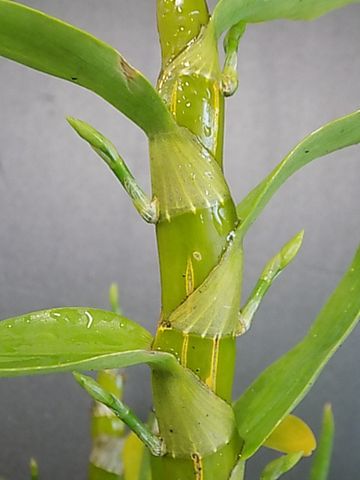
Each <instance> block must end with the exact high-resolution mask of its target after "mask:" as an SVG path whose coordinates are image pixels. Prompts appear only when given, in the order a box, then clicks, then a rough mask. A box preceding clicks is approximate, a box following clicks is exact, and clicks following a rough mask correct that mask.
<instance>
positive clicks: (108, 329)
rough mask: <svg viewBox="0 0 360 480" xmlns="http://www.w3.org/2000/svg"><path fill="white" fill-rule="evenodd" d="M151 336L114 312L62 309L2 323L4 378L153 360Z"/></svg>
mask: <svg viewBox="0 0 360 480" xmlns="http://www.w3.org/2000/svg"><path fill="white" fill-rule="evenodd" d="M151 341H152V337H151V335H150V333H148V332H147V331H146V330H145V329H144V328H143V327H141V326H140V325H138V324H136V323H135V322H133V321H131V320H129V319H127V318H125V317H122V316H120V315H117V314H115V313H113V312H107V311H104V310H97V309H93V308H82V307H79V308H58V309H52V310H42V311H39V312H34V313H29V314H26V315H22V316H20V317H15V318H11V319H9V320H4V321H1V322H0V377H10V376H16V375H30V374H36V373H39V374H42V373H51V372H60V371H72V370H87V369H95V370H99V369H103V368H117V367H122V366H128V365H135V364H139V363H146V362H147V361H152V360H153V358H152V357H153V354H152V353H151V352H148V351H146V350H147V349H149V348H150V344H151Z"/></svg>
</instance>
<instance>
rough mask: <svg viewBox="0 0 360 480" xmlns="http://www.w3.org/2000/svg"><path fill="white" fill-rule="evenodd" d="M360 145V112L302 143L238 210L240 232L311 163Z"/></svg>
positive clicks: (332, 123) (255, 189)
mask: <svg viewBox="0 0 360 480" xmlns="http://www.w3.org/2000/svg"><path fill="white" fill-rule="evenodd" d="M357 143H360V110H357V111H356V112H354V113H351V114H350V115H346V116H345V117H341V118H338V119H336V120H334V121H332V122H330V123H328V124H326V125H324V126H323V127H321V128H319V129H318V130H316V131H315V132H313V133H311V134H310V135H309V136H307V137H306V138H305V139H304V140H303V141H302V142H300V143H299V144H298V145H297V146H296V147H295V148H294V149H293V150H292V151H291V152H290V153H289V154H288V155H287V156H286V157H285V158H284V160H283V161H282V162H281V163H280V164H279V165H278V166H277V167H276V168H274V170H273V171H272V172H271V173H270V174H269V175H268V176H267V177H265V179H264V180H263V181H262V182H260V183H259V184H258V185H257V186H256V187H255V188H254V189H253V190H252V191H251V192H250V193H249V194H248V195H247V196H246V197H245V198H244V199H243V200H242V202H241V203H240V204H239V205H238V206H237V209H236V210H237V214H238V217H239V219H240V220H241V225H240V227H239V231H240V232H241V234H242V235H244V234H245V233H246V231H247V230H248V228H249V227H250V225H251V224H252V223H253V222H254V221H255V220H256V219H257V217H258V216H259V214H260V213H261V212H262V210H263V209H264V207H265V206H266V204H267V203H268V202H269V200H270V199H271V197H272V196H273V195H274V193H275V192H276V191H277V190H278V189H279V188H280V187H281V185H282V184H283V183H284V182H285V181H286V180H287V179H288V178H289V177H290V176H291V175H292V174H293V173H295V172H296V171H297V170H299V169H300V168H301V167H303V166H305V165H307V164H308V163H310V162H311V161H312V160H315V159H316V158H319V157H322V156H324V155H327V154H329V153H332V152H335V151H336V150H340V149H342V148H345V147H349V146H350V145H355V144H357Z"/></svg>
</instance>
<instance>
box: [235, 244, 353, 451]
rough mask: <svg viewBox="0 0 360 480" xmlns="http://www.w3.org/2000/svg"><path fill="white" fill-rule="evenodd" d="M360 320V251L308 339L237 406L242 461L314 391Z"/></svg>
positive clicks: (261, 378) (271, 368)
mask: <svg viewBox="0 0 360 480" xmlns="http://www.w3.org/2000/svg"><path fill="white" fill-rule="evenodd" d="M359 316H360V247H359V249H358V250H357V252H356V255H355V257H354V259H353V262H352V264H351V265H350V267H349V269H348V271H347V272H346V273H345V275H344V277H343V278H342V280H341V281H340V283H339V285H338V286H337V288H336V289H335V291H334V292H333V294H332V295H331V296H330V298H329V299H328V301H327V303H326V304H325V306H324V307H323V308H322V309H321V311H320V313H319V315H318V316H317V318H316V320H315V322H314V324H313V325H312V327H311V328H310V330H309V332H308V333H307V335H306V336H305V337H304V339H303V340H302V341H301V342H300V343H298V344H297V345H296V346H295V347H293V348H292V349H291V350H290V351H289V352H287V353H286V354H285V355H283V356H282V357H280V358H279V359H278V360H277V361H276V362H274V363H273V364H272V365H270V366H269V367H268V368H266V369H265V370H264V372H263V373H262V374H260V376H259V377H258V378H257V379H256V380H255V381H254V382H253V383H252V384H251V385H250V386H249V387H248V389H247V390H246V391H245V393H244V394H243V395H242V396H241V397H240V399H239V400H237V401H236V402H235V404H234V410H235V415H236V421H237V426H238V430H239V433H240V436H241V437H242V438H243V439H244V441H245V445H244V449H243V452H242V458H248V457H250V456H251V455H253V454H254V453H255V452H256V451H257V450H258V448H259V447H260V446H261V445H262V444H263V443H264V441H265V440H266V439H267V438H268V437H269V435H270V434H271V432H272V431H273V430H274V429H275V428H276V426H277V425H278V424H279V422H281V421H282V419H283V418H284V417H285V416H286V415H287V414H288V413H290V412H291V411H292V410H293V409H294V408H295V407H296V405H297V404H298V403H299V402H300V401H301V400H302V398H303V397H304V396H305V395H306V393H307V392H308V391H309V389H310V388H311V386H312V385H313V383H314V382H315V380H316V379H317V377H318V376H319V374H320V372H321V370H322V369H323V367H324V366H325V364H326V363H327V362H328V360H329V359H330V358H331V356H332V355H333V354H334V353H335V352H336V350H337V349H338V348H339V347H340V345H341V344H342V343H343V342H344V340H345V339H346V338H347V336H348V335H349V334H350V332H351V331H352V330H353V329H354V328H355V326H356V325H357V323H358V320H359Z"/></svg>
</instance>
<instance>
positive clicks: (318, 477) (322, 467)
mask: <svg viewBox="0 0 360 480" xmlns="http://www.w3.org/2000/svg"><path fill="white" fill-rule="evenodd" d="M334 432H335V424H334V417H333V413H332V409H331V405H325V408H324V415H323V421H322V429H321V434H320V438H319V446H318V448H317V450H316V452H315V457H314V461H313V464H312V467H311V472H310V480H326V479H327V478H328V474H329V470H330V462H331V454H332V449H333V443H334Z"/></svg>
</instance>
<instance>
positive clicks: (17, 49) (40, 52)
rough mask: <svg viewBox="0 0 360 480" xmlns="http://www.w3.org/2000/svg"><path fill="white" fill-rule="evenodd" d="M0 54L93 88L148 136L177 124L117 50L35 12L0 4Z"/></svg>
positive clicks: (4, 1) (139, 75) (159, 99)
mask: <svg viewBox="0 0 360 480" xmlns="http://www.w3.org/2000/svg"><path fill="white" fill-rule="evenodd" d="M34 32H36V34H35V33H34ZM0 55H1V56H4V57H7V58H9V59H11V60H15V61H16V62H19V63H22V64H24V65H27V66H29V67H31V68H34V69H36V70H40V71H42V72H45V73H48V74H50V75H54V76H56V77H60V78H63V79H65V80H69V81H70V82H73V83H75V84H77V85H81V86H82V87H85V88H87V89H89V90H92V91H93V92H95V93H97V94H98V95H100V96H101V97H103V98H104V99H105V100H107V101H108V102H109V103H110V104H111V105H113V106H114V107H115V108H117V109H118V110H120V111H121V112H122V113H124V114H125V115H126V116H127V117H129V118H130V119H131V120H132V121H133V122H135V123H136V124H137V125H139V127H141V128H142V129H143V130H144V131H145V132H146V133H147V134H148V135H151V134H154V133H156V132H159V131H167V130H168V129H169V125H172V124H173V120H172V117H171V114H170V113H169V111H168V110H167V108H166V106H165V104H164V103H163V101H162V100H161V98H160V97H159V95H158V94H157V92H156V91H155V89H154V88H153V87H152V86H151V84H150V83H149V82H148V80H147V79H146V78H145V77H144V76H143V75H142V74H141V73H140V72H139V71H137V70H136V69H134V68H133V67H132V66H131V65H129V63H127V61H126V60H125V59H124V58H123V57H122V56H121V55H120V53H119V52H118V51H117V50H115V49H114V48H112V47H111V46H110V45H107V44H106V43H104V42H102V41H101V40H98V39H97V38H95V37H93V36H92V35H90V34H89V33H87V32H84V31H82V30H79V29H78V28H75V27H73V26H72V25H69V24H67V23H64V22H62V21H61V20H58V19H56V18H53V17H50V16H48V15H46V14H44V13H42V12H39V11H37V10H34V9H31V8H29V7H26V6H24V5H21V4H19V3H15V2H11V1H7V0H0Z"/></svg>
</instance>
